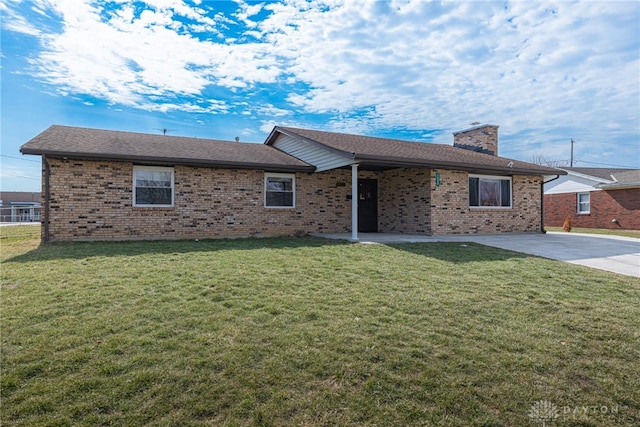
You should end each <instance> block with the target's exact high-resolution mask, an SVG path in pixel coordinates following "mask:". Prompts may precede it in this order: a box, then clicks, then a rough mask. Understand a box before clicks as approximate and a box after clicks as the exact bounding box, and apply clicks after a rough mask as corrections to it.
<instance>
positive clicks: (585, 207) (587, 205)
mask: <svg viewBox="0 0 640 427" xmlns="http://www.w3.org/2000/svg"><path fill="white" fill-rule="evenodd" d="M590 212H591V195H590V194H589V193H578V213H579V214H588V213H590Z"/></svg>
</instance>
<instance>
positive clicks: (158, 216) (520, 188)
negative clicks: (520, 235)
mask: <svg viewBox="0 0 640 427" xmlns="http://www.w3.org/2000/svg"><path fill="white" fill-rule="evenodd" d="M48 161H49V164H50V189H49V193H50V206H49V210H50V213H49V215H50V222H49V237H50V240H52V241H56V240H101V239H105V240H126V239H154V238H175V239H178V238H213V237H243V236H271V235H292V234H295V233H297V232H299V231H304V232H308V233H347V232H350V229H351V200H350V199H349V197H348V196H349V195H350V194H351V171H350V170H349V169H337V170H331V171H326V172H321V173H313V174H309V173H297V174H295V175H296V207H295V208H290V209H289V208H284V209H283V208H265V207H264V205H263V204H264V201H263V200H264V190H263V188H264V172H263V171H260V170H245V169H211V168H196V167H187V166H175V168H174V178H175V194H174V207H171V208H147V207H144V208H143V207H133V205H132V186H133V165H132V164H131V163H125V162H103V161H85V160H82V161H78V160H61V159H52V158H50V159H48ZM439 172H440V176H441V185H440V186H436V185H435V174H436V171H433V170H427V169H394V170H390V171H384V172H368V171H361V172H360V175H359V176H360V177H361V178H376V179H377V180H378V226H379V230H380V231H381V232H396V233H424V234H476V233H487V234H488V233H503V232H539V231H540V182H541V179H542V178H541V177H522V176H515V177H513V209H477V208H469V206H468V174H467V172H461V171H446V170H440V171H439ZM43 182H45V180H43ZM43 231H44V228H43Z"/></svg>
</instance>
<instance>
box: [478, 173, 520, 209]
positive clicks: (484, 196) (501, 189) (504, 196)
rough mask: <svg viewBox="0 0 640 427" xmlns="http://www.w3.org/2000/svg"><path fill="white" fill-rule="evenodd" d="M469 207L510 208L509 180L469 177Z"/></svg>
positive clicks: (497, 177) (506, 178) (496, 177)
mask: <svg viewBox="0 0 640 427" xmlns="http://www.w3.org/2000/svg"><path fill="white" fill-rule="evenodd" d="M469 206H470V207H482V208H510V207H511V178H510V177H500V176H483V175H469Z"/></svg>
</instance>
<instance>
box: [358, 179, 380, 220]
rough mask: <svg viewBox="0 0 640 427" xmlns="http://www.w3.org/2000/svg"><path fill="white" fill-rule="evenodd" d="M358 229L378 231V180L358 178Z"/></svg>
mask: <svg viewBox="0 0 640 427" xmlns="http://www.w3.org/2000/svg"><path fill="white" fill-rule="evenodd" d="M358 231H361V232H363V233H372V232H377V231H378V181H377V180H375V179H359V180H358Z"/></svg>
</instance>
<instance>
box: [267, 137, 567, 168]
mask: <svg viewBox="0 0 640 427" xmlns="http://www.w3.org/2000/svg"><path fill="white" fill-rule="evenodd" d="M278 133H282V134H285V135H289V136H291V137H298V138H302V139H303V140H305V141H307V142H310V143H313V144H318V145H320V146H323V147H325V148H326V149H328V150H332V151H334V152H336V153H340V154H342V155H344V156H348V157H351V158H353V160H354V162H356V161H357V163H359V164H360V165H362V166H363V168H392V167H430V168H442V169H460V170H466V171H469V172H472V173H491V174H498V175H566V172H564V171H562V170H559V169H555V168H549V167H546V166H540V165H535V164H531V163H527V162H522V161H519V160H513V159H508V158H504V157H498V156H493V155H489V154H483V153H477V152H473V151H470V150H465V149H463V148H457V147H453V146H451V145H445V144H431V143H421V142H410V141H402V140H397V139H388V138H375V137H369V136H363V135H351V134H344V133H333V132H324V131H318V130H310V129H299V128H292V127H282V126H276V127H275V128H274V130H273V131H272V132H271V134H270V135H269V137H268V138H267V141H266V142H265V144H273V143H274V142H275V140H276V139H277V135H278Z"/></svg>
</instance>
